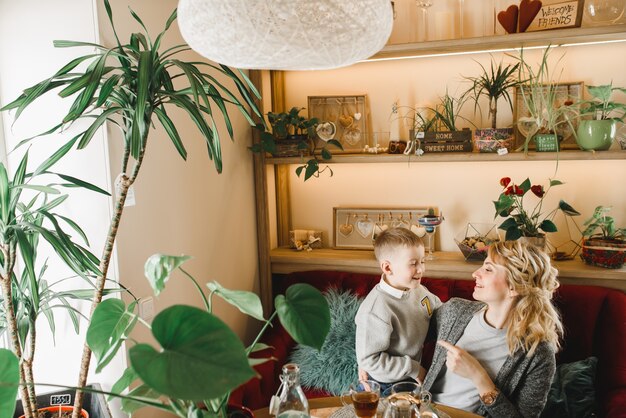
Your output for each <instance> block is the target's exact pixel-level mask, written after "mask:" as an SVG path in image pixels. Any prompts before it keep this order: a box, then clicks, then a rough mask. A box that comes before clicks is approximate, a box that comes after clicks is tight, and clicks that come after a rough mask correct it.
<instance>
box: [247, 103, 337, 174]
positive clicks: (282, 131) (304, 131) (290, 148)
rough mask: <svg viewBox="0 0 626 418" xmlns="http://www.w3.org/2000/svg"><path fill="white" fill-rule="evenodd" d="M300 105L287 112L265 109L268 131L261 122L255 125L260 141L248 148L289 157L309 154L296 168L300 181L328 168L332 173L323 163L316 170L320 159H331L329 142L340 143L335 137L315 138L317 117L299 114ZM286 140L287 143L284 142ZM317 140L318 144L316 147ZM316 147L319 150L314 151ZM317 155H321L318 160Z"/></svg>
mask: <svg viewBox="0 0 626 418" xmlns="http://www.w3.org/2000/svg"><path fill="white" fill-rule="evenodd" d="M303 109H304V108H302V107H292V108H291V109H290V110H289V112H280V113H274V112H269V113H268V114H267V119H268V121H269V124H270V126H271V127H272V132H271V133H270V132H267V130H266V126H265V125H264V124H262V123H261V124H257V125H256V128H257V129H258V130H259V131H260V132H261V141H260V142H259V143H257V144H254V145H252V146H251V147H250V149H251V150H252V151H253V152H262V151H264V152H268V153H270V154H271V155H272V156H274V157H293V156H305V155H309V154H310V155H311V156H312V158H310V159H308V160H307V161H306V162H305V163H304V164H302V165H300V166H298V167H297V168H296V175H297V176H298V177H300V176H301V175H302V173H303V172H304V181H307V180H308V179H310V178H311V177H319V176H320V174H321V173H323V172H324V171H326V170H329V172H330V175H331V176H332V175H333V170H332V169H331V168H330V167H328V166H325V167H324V168H322V169H320V161H328V160H330V159H332V158H333V156H332V153H331V151H330V149H329V148H328V147H329V145H333V146H335V147H337V148H339V149H340V150H343V146H342V145H341V143H340V142H339V141H337V140H336V139H328V140H324V141H321V142H320V141H316V138H317V133H316V127H317V125H318V124H319V119H317V118H311V119H307V118H305V117H304V116H301V115H300V112H301V111H302V110H303ZM286 141H289V142H286ZM318 143H321V144H322V146H321V147H320V146H319V145H318ZM318 149H319V151H318ZM318 156H321V160H320V158H319V157H318Z"/></svg>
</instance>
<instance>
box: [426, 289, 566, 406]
mask: <svg viewBox="0 0 626 418" xmlns="http://www.w3.org/2000/svg"><path fill="white" fill-rule="evenodd" d="M484 306H485V304H484V303H482V302H472V301H469V300H466V299H459V298H452V299H450V300H449V301H448V302H447V303H445V304H443V306H441V307H440V308H439V309H437V311H435V314H434V315H433V317H432V318H431V322H430V332H431V333H436V335H435V338H436V339H437V340H445V341H448V342H449V343H451V344H456V343H457V341H458V340H459V338H461V335H463V332H464V331H465V327H466V326H467V324H468V323H469V322H470V320H471V319H472V316H473V315H474V313H476V312H477V311H478V310H480V309H481V308H483V307H484ZM446 353H447V352H446V349H445V348H443V347H441V346H440V345H437V346H436V348H435V354H434V356H433V361H432V364H431V366H430V369H428V374H427V375H426V378H425V379H424V388H425V389H426V390H430V388H431V387H432V385H433V383H434V382H435V379H436V378H437V376H438V375H439V372H441V368H442V367H443V365H444V364H445V362H446ZM555 369H556V359H555V353H554V349H553V348H552V346H551V345H550V344H549V343H547V342H542V343H540V344H539V345H538V346H537V349H536V350H535V352H534V353H533V355H532V356H531V357H527V356H526V353H525V352H523V351H522V350H518V351H517V352H515V354H514V355H513V356H510V355H509V356H507V358H506V361H505V362H504V364H503V365H502V368H501V369H500V371H499V372H498V376H497V377H496V380H495V382H494V383H495V385H496V387H497V388H498V389H500V392H501V393H500V395H498V398H497V399H496V401H495V402H494V403H493V404H492V405H489V406H486V405H484V404H481V405H480V408H479V409H478V411H477V413H478V414H480V415H483V416H486V417H493V418H500V417H501V418H515V417H538V416H539V415H540V414H541V411H542V410H543V407H544V406H545V404H546V400H547V398H548V391H549V390H550V384H551V383H552V378H553V376H554V372H555Z"/></svg>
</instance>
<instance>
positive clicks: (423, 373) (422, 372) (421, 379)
mask: <svg viewBox="0 0 626 418" xmlns="http://www.w3.org/2000/svg"><path fill="white" fill-rule="evenodd" d="M425 377H426V369H425V368H423V367H422V366H420V371H419V373H418V374H417V378H416V379H415V380H417V383H419V384H420V386H421V385H423V384H424V378H425Z"/></svg>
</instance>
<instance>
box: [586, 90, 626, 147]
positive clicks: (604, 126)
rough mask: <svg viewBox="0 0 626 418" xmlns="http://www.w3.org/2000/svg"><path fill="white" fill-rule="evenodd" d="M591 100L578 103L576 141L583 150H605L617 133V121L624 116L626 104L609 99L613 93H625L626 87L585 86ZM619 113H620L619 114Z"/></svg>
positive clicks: (621, 119) (625, 114)
mask: <svg viewBox="0 0 626 418" xmlns="http://www.w3.org/2000/svg"><path fill="white" fill-rule="evenodd" d="M587 92H588V93H589V95H590V96H591V100H583V101H581V102H579V103H577V105H578V109H580V110H579V114H578V117H579V118H580V119H581V120H580V121H579V122H578V129H577V131H576V142H577V143H578V145H579V146H580V148H582V149H583V150H607V149H609V147H610V146H611V144H612V143H613V141H614V140H615V137H616V135H617V122H621V121H623V120H624V116H626V104H623V103H619V102H615V101H612V100H611V97H612V96H613V93H615V92H622V93H626V89H623V88H621V87H613V84H612V83H611V84H605V85H602V86H587ZM620 113H621V114H620Z"/></svg>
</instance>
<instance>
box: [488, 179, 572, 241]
mask: <svg viewBox="0 0 626 418" xmlns="http://www.w3.org/2000/svg"><path fill="white" fill-rule="evenodd" d="M531 184H532V183H531V182H530V179H528V178H527V179H526V180H524V181H523V182H522V183H521V184H519V185H517V184H515V183H513V182H512V181H511V178H510V177H503V178H501V179H500V186H502V192H501V193H500V196H499V197H498V200H496V201H494V202H493V204H494V207H495V210H496V213H495V216H494V219H495V218H497V217H498V216H501V217H503V218H506V219H505V220H504V222H502V223H501V224H500V225H499V226H498V229H502V230H504V231H506V235H505V237H504V239H505V240H506V241H515V240H517V239H520V238H524V239H525V240H526V241H529V242H531V243H533V244H535V245H537V246H539V247H544V246H545V233H546V232H556V231H557V227H556V225H555V224H554V222H553V221H552V219H553V218H554V215H555V214H556V212H557V211H558V210H561V211H563V213H565V214H566V215H568V216H576V215H580V213H578V211H576V210H575V209H574V208H572V207H571V206H570V205H569V204H568V203H566V202H565V201H563V200H561V201H559V205H558V206H557V207H556V208H554V209H553V210H552V211H550V212H549V213H548V214H547V215H544V214H542V213H541V210H542V209H543V199H544V197H545V196H546V194H547V193H548V191H549V190H550V189H551V188H552V187H554V186H559V185H561V184H563V183H562V182H561V181H559V180H554V179H552V180H550V185H549V186H548V188H547V189H544V187H543V186H542V185H539V184H536V185H531ZM528 192H531V194H532V195H534V196H535V197H536V198H537V199H538V200H537V202H536V203H535V205H534V206H532V209H530V210H529V209H528V208H527V207H525V206H524V197H525V196H527V194H528Z"/></svg>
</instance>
